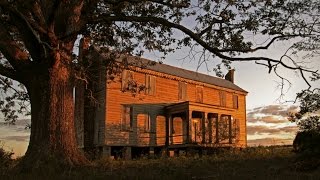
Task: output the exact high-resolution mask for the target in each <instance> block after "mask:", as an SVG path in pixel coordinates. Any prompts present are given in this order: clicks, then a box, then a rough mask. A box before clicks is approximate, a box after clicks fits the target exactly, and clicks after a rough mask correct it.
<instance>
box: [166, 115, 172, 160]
mask: <svg viewBox="0 0 320 180" xmlns="http://www.w3.org/2000/svg"><path fill="white" fill-rule="evenodd" d="M170 116H171V114H167V115H166V142H165V147H166V154H167V156H169V149H168V148H169V117H170Z"/></svg>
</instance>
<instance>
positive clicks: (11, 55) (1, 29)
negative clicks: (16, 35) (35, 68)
mask: <svg viewBox="0 0 320 180" xmlns="http://www.w3.org/2000/svg"><path fill="white" fill-rule="evenodd" d="M0 52H1V53H2V54H3V55H4V56H5V57H6V59H7V60H8V61H9V63H10V64H11V66H12V67H13V68H14V69H16V70H22V69H23V68H25V67H26V66H27V65H28V64H29V63H30V62H31V61H30V59H29V55H28V53H27V52H26V51H23V50H22V49H21V48H20V46H19V45H18V44H17V42H16V41H15V40H13V39H12V37H11V36H10V33H9V32H8V31H7V29H6V28H5V26H4V24H3V23H1V21H0Z"/></svg>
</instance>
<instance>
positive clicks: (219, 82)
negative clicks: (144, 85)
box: [127, 57, 248, 93]
mask: <svg viewBox="0 0 320 180" xmlns="http://www.w3.org/2000/svg"><path fill="white" fill-rule="evenodd" d="M127 61H128V63H132V64H136V66H139V65H138V64H141V66H143V68H144V69H149V70H153V71H157V72H161V73H165V74H170V75H173V76H177V77H181V78H185V79H189V80H194V81H199V82H203V83H207V84H211V85H215V86H219V87H223V88H228V89H233V90H236V91H241V92H245V93H248V92H247V91H245V90H244V89H242V88H240V87H239V86H237V85H235V84H234V83H232V82H230V81H228V80H225V79H222V78H218V77H213V76H210V75H206V74H202V73H199V72H195V71H190V70H186V69H182V68H178V67H174V66H170V65H167V64H160V63H158V62H155V61H151V60H148V59H144V58H139V57H133V58H128V59H127Z"/></svg>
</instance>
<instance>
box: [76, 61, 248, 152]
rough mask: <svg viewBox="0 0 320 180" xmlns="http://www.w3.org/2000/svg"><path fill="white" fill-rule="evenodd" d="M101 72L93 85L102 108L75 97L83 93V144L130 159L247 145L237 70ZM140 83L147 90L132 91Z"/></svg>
mask: <svg viewBox="0 0 320 180" xmlns="http://www.w3.org/2000/svg"><path fill="white" fill-rule="evenodd" d="M128 60H129V61H135V60H136V61H139V62H142V63H146V64H148V63H149V64H150V62H151V61H149V60H146V59H142V58H134V57H129V58H128ZM99 73H100V75H99V78H98V80H97V81H98V83H96V84H95V85H94V86H95V87H94V89H96V91H95V94H96V96H97V97H98V98H97V99H98V107H97V106H95V107H94V108H87V110H85V111H84V110H83V109H86V108H85V106H86V105H87V104H88V103H87V102H85V101H86V100H83V98H82V99H81V98H77V96H78V97H83V94H81V93H84V92H83V90H81V89H80V90H76V99H75V104H76V109H77V112H76V118H77V119H76V126H77V129H78V131H77V139H78V143H79V145H80V146H81V147H84V148H90V147H98V149H99V150H100V152H101V154H102V155H103V156H122V157H125V158H131V157H134V156H139V155H141V154H161V153H163V152H170V151H171V152H173V151H174V152H175V153H178V152H179V151H180V153H181V152H185V150H187V149H188V148H204V149H205V148H214V147H221V146H222V147H245V146H246V143H247V139H246V95H247V92H246V91H245V90H243V89H241V88H240V87H238V86H237V85H235V84H234V70H230V71H229V73H228V74H227V75H226V77H225V79H222V78H217V77H212V76H209V75H205V74H201V73H198V72H193V71H189V70H185V69H181V68H177V67H173V66H169V65H165V64H160V63H155V65H150V66H145V67H143V68H141V67H140V66H134V65H132V66H129V67H128V68H127V69H126V70H123V71H122V73H120V74H119V75H117V76H116V77H115V78H112V79H113V81H112V82H108V76H110V74H109V73H107V72H106V71H99ZM107 82H108V83H107ZM132 82H134V83H133V84H132ZM137 84H142V85H145V88H144V89H142V90H141V92H140V93H136V94H133V93H132V92H131V91H130V89H131V88H133V87H132V86H134V85H135V86H136V85H137ZM127 90H129V91H127ZM82 119H84V121H82Z"/></svg>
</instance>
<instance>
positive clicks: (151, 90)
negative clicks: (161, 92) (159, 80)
mask: <svg viewBox="0 0 320 180" xmlns="http://www.w3.org/2000/svg"><path fill="white" fill-rule="evenodd" d="M146 94H148V95H155V94H156V77H155V76H151V75H148V74H146Z"/></svg>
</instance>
